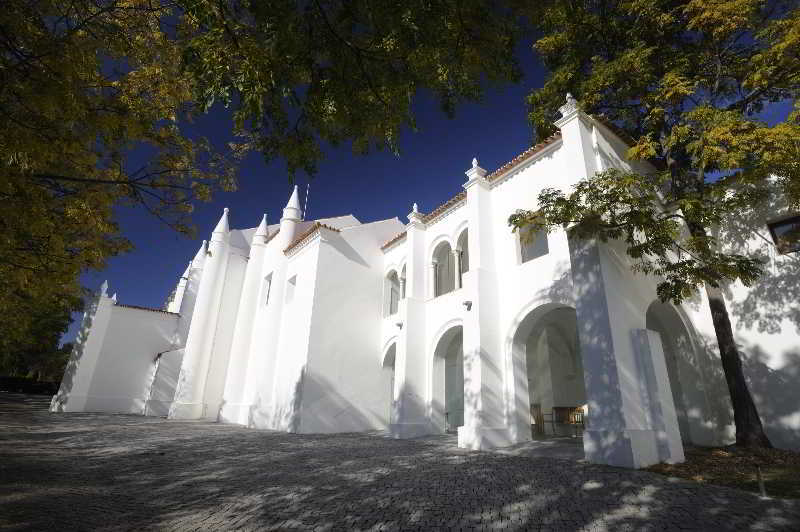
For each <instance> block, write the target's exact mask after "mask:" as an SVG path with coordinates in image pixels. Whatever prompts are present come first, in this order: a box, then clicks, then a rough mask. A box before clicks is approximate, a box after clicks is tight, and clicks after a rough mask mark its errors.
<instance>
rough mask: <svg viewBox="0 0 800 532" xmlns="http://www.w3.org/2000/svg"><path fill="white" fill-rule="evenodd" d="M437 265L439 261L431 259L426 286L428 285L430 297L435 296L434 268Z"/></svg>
mask: <svg viewBox="0 0 800 532" xmlns="http://www.w3.org/2000/svg"><path fill="white" fill-rule="evenodd" d="M438 266H439V261H438V260H436V259H433V260H432V261H431V265H430V275H429V276H428V278H429V279H430V281H429V283H428V286H429V287H430V288H429V290H428V291H429V293H430V299H433V298H434V297H436V270H437V268H438Z"/></svg>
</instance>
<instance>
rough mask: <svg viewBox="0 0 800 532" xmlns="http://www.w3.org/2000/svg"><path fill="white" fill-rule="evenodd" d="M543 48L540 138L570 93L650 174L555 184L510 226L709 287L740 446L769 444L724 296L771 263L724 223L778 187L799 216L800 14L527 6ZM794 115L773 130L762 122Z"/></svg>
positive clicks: (658, 5) (748, 3)
mask: <svg viewBox="0 0 800 532" xmlns="http://www.w3.org/2000/svg"><path fill="white" fill-rule="evenodd" d="M530 9H531V11H532V12H535V13H536V15H537V16H538V18H537V19H536V20H537V22H536V24H537V27H538V28H539V30H540V31H541V35H540V37H539V38H538V40H537V41H536V43H535V46H534V47H535V49H536V51H537V52H538V53H539V55H540V57H541V58H542V59H543V61H544V62H545V64H546V65H547V66H548V68H549V69H550V71H551V74H550V76H549V78H548V79H547V81H546V83H545V84H544V86H543V87H542V88H540V89H536V90H534V91H533V92H532V93H531V94H530V96H529V104H530V106H531V112H530V119H531V122H532V124H533V126H534V127H535V129H536V131H537V132H538V133H539V134H549V133H550V132H551V131H552V128H553V125H552V121H553V118H554V117H555V116H557V115H556V111H557V109H558V108H559V106H561V105H562V104H563V98H564V94H565V93H567V92H571V93H573V94H574V95H575V96H576V97H577V98H578V99H579V100H580V105H581V107H582V109H583V110H584V111H585V112H588V113H592V114H596V115H602V117H603V118H604V119H605V120H606V121H610V122H611V123H613V125H615V126H616V127H617V128H619V129H621V130H622V131H623V133H624V134H626V135H627V136H628V137H629V138H631V139H632V146H631V147H630V149H629V150H628V154H627V155H628V157H629V158H630V159H632V160H647V161H650V162H651V163H653V165H654V167H655V168H656V170H655V171H653V172H651V173H649V174H647V175H642V174H638V173H636V172H622V171H619V170H609V171H606V172H602V173H599V174H597V175H595V176H590V177H589V178H587V179H585V180H583V181H581V182H580V183H578V184H577V185H576V186H575V188H574V189H573V190H571V191H563V190H558V189H546V190H545V191H543V192H542V193H541V194H540V195H539V198H538V205H537V208H536V209H534V210H521V211H518V212H517V213H515V214H514V215H513V216H511V218H510V220H509V222H510V223H511V224H512V225H513V226H514V227H515V228H520V227H525V226H529V225H530V226H534V227H538V228H548V229H551V228H555V227H569V228H570V231H571V233H572V234H573V235H575V236H577V237H581V238H587V237H599V238H600V239H601V240H607V239H622V240H624V241H625V243H626V245H627V253H628V255H629V256H630V257H631V259H632V263H633V265H634V268H635V269H637V270H639V271H641V272H644V273H648V274H654V275H656V276H658V278H659V279H660V282H659V286H658V294H659V296H660V298H661V299H662V300H672V301H673V302H676V303H678V302H681V301H683V300H684V299H686V298H688V297H689V296H691V295H692V294H694V293H696V292H697V291H698V290H703V289H704V290H705V291H706V293H707V295H708V297H709V302H710V305H711V310H712V317H713V319H714V326H715V330H716V332H717V341H718V343H719V346H720V350H721V354H722V362H723V368H724V369H725V373H726V378H727V379H728V385H729V389H730V391H731V397H732V400H733V406H734V417H735V420H736V428H737V442H738V443H741V444H752V445H761V444H768V441H767V439H766V436H764V434H763V430H762V428H761V423H760V421H759V419H758V415H757V413H756V410H755V406H754V405H753V403H752V399H751V397H750V394H749V392H748V391H747V387H746V384H745V382H744V377H743V374H742V371H741V359H740V356H739V352H738V348H737V347H736V343H735V341H734V339H733V332H732V329H731V325H730V321H729V318H728V311H727V307H726V303H725V299H724V297H723V295H722V292H721V290H722V288H723V287H724V286H726V285H727V284H728V283H732V282H735V281H740V282H742V283H744V284H745V285H750V284H751V283H753V282H754V281H755V280H756V279H757V278H758V277H760V276H761V275H762V273H763V268H762V265H763V258H762V257H760V256H756V255H748V254H743V253H740V252H738V250H736V249H731V248H727V247H724V246H721V245H720V243H721V241H720V239H719V238H717V235H718V233H719V230H720V229H724V227H725V223H726V222H725V220H726V217H731V216H732V217H746V216H747V214H748V213H750V212H751V211H753V210H754V209H758V208H759V207H760V206H762V205H763V204H764V202H766V201H768V200H769V196H770V192H771V191H774V190H775V189H777V190H779V191H780V194H781V196H782V202H783V204H784V207H786V208H792V209H797V208H800V107H798V94H800V7H798V5H797V2H794V1H768V0H715V1H707V0H663V1H641V0H630V1H612V0H608V1H592V2H589V1H587V2H560V1H545V2H540V3H537V4H536V6H535V7H533V6H532V7H531V8H530ZM778 102H791V103H793V105H794V109H793V110H792V111H791V112H790V113H789V115H788V116H787V117H786V118H785V119H784V120H781V121H779V122H778V123H773V124H767V123H766V122H764V121H763V120H761V119H760V117H759V114H760V113H761V112H762V111H763V110H764V109H765V108H767V107H768V106H770V105H772V104H775V103H778Z"/></svg>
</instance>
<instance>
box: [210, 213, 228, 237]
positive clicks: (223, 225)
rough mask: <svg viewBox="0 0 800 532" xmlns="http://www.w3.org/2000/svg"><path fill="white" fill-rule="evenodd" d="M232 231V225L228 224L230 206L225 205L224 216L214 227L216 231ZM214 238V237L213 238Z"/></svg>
mask: <svg viewBox="0 0 800 532" xmlns="http://www.w3.org/2000/svg"><path fill="white" fill-rule="evenodd" d="M228 231H230V226H229V225H228V208H227V207H225V208H224V209H222V216H221V217H220V219H219V222H217V226H216V227H215V228H214V232H215V233H227V232H228ZM212 240H213V239H212Z"/></svg>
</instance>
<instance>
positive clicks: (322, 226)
mask: <svg viewBox="0 0 800 532" xmlns="http://www.w3.org/2000/svg"><path fill="white" fill-rule="evenodd" d="M320 229H328V230H329V231H334V232H336V233H339V232H340V231H339V230H338V229H335V228H333V227H331V226H329V225H325V224H321V223H319V222H314V225H312V226H311V227H310V228H309V230H308V231H306V232H305V233H303V234H302V235H300V236H298V237H297V238H295V239H294V242H292V243H291V244H289V247H287V248H286V249H284V250H283V252H284V253H288V252H289V251H291V250H292V249H294V248H296V247H297V246H299V245H300V244H301V243H302V242H303V241H304V240H306V239H307V238H309V237H310V236H311V235H313V234H314V233H316V232H317V231H319V230H320Z"/></svg>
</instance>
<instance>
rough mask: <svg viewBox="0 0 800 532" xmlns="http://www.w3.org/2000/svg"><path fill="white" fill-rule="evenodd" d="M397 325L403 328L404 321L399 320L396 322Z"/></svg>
mask: <svg viewBox="0 0 800 532" xmlns="http://www.w3.org/2000/svg"><path fill="white" fill-rule="evenodd" d="M395 325H397V328H398V329H402V328H403V322H402V321H398V322H397V323H395Z"/></svg>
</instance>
